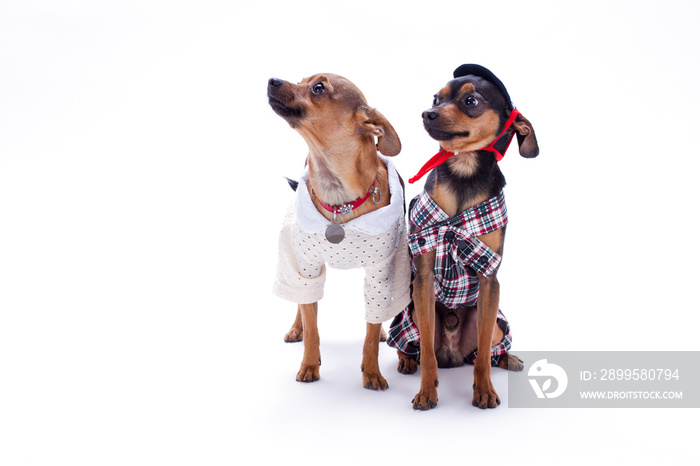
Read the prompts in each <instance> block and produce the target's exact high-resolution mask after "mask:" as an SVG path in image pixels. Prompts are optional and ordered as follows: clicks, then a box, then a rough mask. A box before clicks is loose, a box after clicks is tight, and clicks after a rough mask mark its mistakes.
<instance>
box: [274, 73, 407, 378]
mask: <svg viewBox="0 0 700 466" xmlns="http://www.w3.org/2000/svg"><path fill="white" fill-rule="evenodd" d="M267 94H268V98H269V103H270V106H271V107H272V109H273V110H274V111H275V113H277V114H278V115H279V116H281V117H282V118H283V119H284V120H285V121H286V122H287V123H289V125H290V126H291V127H292V128H294V129H295V130H296V131H297V132H298V133H299V134H300V135H301V136H302V137H303V138H304V140H305V141H306V143H307V145H308V147H309V153H308V157H307V165H306V172H305V174H304V175H303V176H302V179H301V180H300V182H299V185H298V189H296V191H297V197H296V200H295V203H294V205H292V206H291V207H290V210H289V212H288V214H287V217H286V219H285V223H284V225H283V228H282V232H281V233H280V250H279V251H280V252H279V263H278V268H277V279H276V281H275V287H274V292H275V294H277V295H278V296H280V297H282V298H284V299H287V300H290V301H293V302H295V303H297V304H298V310H297V316H296V320H295V322H294V324H293V325H292V328H291V329H290V330H289V332H288V333H287V334H286V336H285V340H286V341H288V342H294V341H302V340H303V341H304V356H303V360H302V363H301V368H300V369H299V372H298V373H297V381H300V382H313V381H316V380H318V379H319V377H320V374H319V366H320V363H321V356H320V348H319V335H318V327H317V313H318V304H317V302H318V300H319V299H320V298H321V297H322V296H323V284H324V280H325V266H326V264H328V265H329V266H331V267H335V268H345V269H347V268H357V267H363V268H364V269H365V272H366V279H365V319H366V321H367V333H366V338H365V342H364V346H363V353H362V366H361V370H362V382H363V386H364V387H365V388H369V389H373V390H384V389H386V388H388V384H387V381H386V379H385V378H384V377H383V376H382V374H381V373H380V370H379V362H378V351H379V346H378V345H379V341H380V338H381V335H382V333H383V330H382V328H381V323H382V322H384V321H386V320H388V319H391V318H392V317H394V316H395V315H397V314H398V313H400V312H401V311H402V310H403V309H404V308H405V306H406V305H407V304H408V303H409V302H410V291H409V290H410V256H409V253H408V244H407V233H406V230H407V229H406V226H405V225H406V224H405V220H404V197H403V182H402V181H401V179H400V177H399V176H398V173H397V172H396V169H395V168H394V167H393V164H392V163H391V162H390V161H389V160H388V159H384V158H381V157H380V156H379V155H378V153H377V149H378V150H379V151H380V152H381V153H382V154H383V155H385V156H395V155H397V154H398V153H399V152H400V150H401V142H400V140H399V137H398V135H397V134H396V131H395V130H394V128H393V127H392V125H391V124H390V123H389V121H388V120H387V119H386V118H385V117H384V116H383V115H382V114H381V113H379V112H378V111H377V110H376V109H374V108H371V107H369V106H368V105H367V102H366V100H365V97H364V96H363V94H362V92H360V90H359V89H358V88H357V87H356V86H355V85H354V84H353V83H351V82H350V81H349V80H347V79H345V78H343V77H341V76H337V75H334V74H328V73H324V74H317V75H314V76H311V77H309V78H305V79H304V80H302V81H301V82H300V83H299V84H292V83H289V82H287V81H282V80H279V79H276V78H272V79H270V80H269V81H268V86H267ZM375 138H376V140H375Z"/></svg>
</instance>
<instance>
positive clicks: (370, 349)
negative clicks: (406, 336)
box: [361, 323, 389, 390]
mask: <svg viewBox="0 0 700 466" xmlns="http://www.w3.org/2000/svg"><path fill="white" fill-rule="evenodd" d="M381 330H382V325H381V324H370V323H367V335H366V336H365V343H364V345H363V347H362V366H361V370H362V386H363V387H365V388H369V389H370V390H386V389H387V388H389V384H388V383H387V381H386V379H385V378H384V377H382V374H381V372H380V371H379V341H380V333H381Z"/></svg>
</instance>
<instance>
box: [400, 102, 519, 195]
mask: <svg viewBox="0 0 700 466" xmlns="http://www.w3.org/2000/svg"><path fill="white" fill-rule="evenodd" d="M518 115H520V112H519V111H518V109H516V108H514V109H513V111H512V112H510V117H508V121H506V124H505V126H504V127H503V131H501V134H499V135H498V137H497V138H496V139H494V140H493V142H492V143H491V144H490V145H489V146H488V147H484V148H483V149H480V150H487V151H490V152H493V153H494V155H495V157H496V161H497V162H500V161H501V160H503V155H504V154H505V152H506V151H507V150H508V147H510V143H511V142H512V141H513V136H514V135H515V132H512V133H511V135H510V139H509V140H508V145H507V146H506V149H505V150H504V151H503V153H500V152H499V151H498V149H496V148H495V147H493V146H494V144H496V142H498V140H499V139H501V138H502V137H503V135H504V134H506V131H507V130H508V128H510V126H511V125H512V124H513V122H514V121H515V119H516V118H518ZM453 155H455V154H454V152H449V151H446V150H444V149H443V150H441V151H440V152H438V153H437V154H435V155H434V156H433V157H432V158H431V159H430V160H428V161H427V162H426V163H425V165H423V167H421V169H420V170H419V171H418V173H416V176H414V177H413V178H409V180H408V182H409V183H411V184H413V183H415V182H416V181H418V180H420V179H421V178H422V177H423V176H424V175H425V174H426V173H428V172H430V171H431V170H432V169H434V168H437V167H438V166H440V165H442V164H443V163H444V162H445V161H446V160H447V159H449V158H450V157H452V156H453Z"/></svg>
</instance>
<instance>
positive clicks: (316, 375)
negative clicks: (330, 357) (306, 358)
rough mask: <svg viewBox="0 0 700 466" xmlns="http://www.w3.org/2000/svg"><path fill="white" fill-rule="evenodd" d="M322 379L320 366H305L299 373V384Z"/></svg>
mask: <svg viewBox="0 0 700 466" xmlns="http://www.w3.org/2000/svg"><path fill="white" fill-rule="evenodd" d="M320 378H321V373H320V371H319V365H318V364H314V365H308V366H307V365H303V364H302V366H301V368H300V369H299V372H297V382H316V381H317V380H318V379H320Z"/></svg>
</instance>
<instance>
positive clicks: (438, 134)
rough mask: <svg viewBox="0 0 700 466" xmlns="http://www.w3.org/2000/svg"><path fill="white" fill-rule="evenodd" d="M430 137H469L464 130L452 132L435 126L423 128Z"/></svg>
mask: <svg viewBox="0 0 700 466" xmlns="http://www.w3.org/2000/svg"><path fill="white" fill-rule="evenodd" d="M425 130H426V131H427V132H428V134H429V135H430V137H431V138H433V139H435V140H436V141H452V140H453V139H457V138H467V137H469V131H464V132H461V133H452V132H449V131H441V130H439V129H435V128H425Z"/></svg>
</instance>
